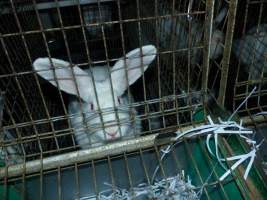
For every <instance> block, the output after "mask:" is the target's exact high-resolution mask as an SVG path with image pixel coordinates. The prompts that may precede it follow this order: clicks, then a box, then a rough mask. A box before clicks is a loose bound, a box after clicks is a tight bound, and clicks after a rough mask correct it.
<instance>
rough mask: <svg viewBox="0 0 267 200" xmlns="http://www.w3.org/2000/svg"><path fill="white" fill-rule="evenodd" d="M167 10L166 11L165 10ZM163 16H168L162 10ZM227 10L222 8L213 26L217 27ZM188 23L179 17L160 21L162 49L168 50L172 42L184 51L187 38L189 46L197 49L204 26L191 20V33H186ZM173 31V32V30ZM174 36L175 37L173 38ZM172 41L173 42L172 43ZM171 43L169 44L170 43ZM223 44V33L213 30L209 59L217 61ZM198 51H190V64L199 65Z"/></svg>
mask: <svg viewBox="0 0 267 200" xmlns="http://www.w3.org/2000/svg"><path fill="white" fill-rule="evenodd" d="M166 10H168V9H166ZM162 11H163V13H162V14H163V15H165V14H168V13H165V12H166V11H165V10H164V9H163V10H162ZM226 13H227V9H226V8H223V9H222V10H221V11H220V13H219V14H218V15H217V17H216V18H215V19H214V24H213V27H214V26H215V25H218V24H220V23H221V22H222V20H223V19H224V17H225V16H226ZM188 26H189V21H188V18H187V16H179V17H175V18H172V17H171V18H166V19H162V20H161V24H160V29H161V30H160V40H161V42H162V45H163V47H164V48H170V47H172V45H173V42H174V43H175V44H176V45H175V48H176V49H186V48H188V47H189V43H188V38H189V37H190V38H191V46H192V47H197V46H200V45H201V41H202V39H203V33H204V24H203V23H201V22H200V21H198V20H197V19H194V18H193V19H192V26H191V33H190V34H189V32H188ZM173 29H174V30H173ZM173 36H175V37H173ZM173 40H174V41H173ZM170 41H171V42H170ZM223 42H224V33H223V32H222V31H220V30H219V29H217V28H216V27H215V28H213V31H212V35H211V42H210V58H211V59H217V58H218V57H219V56H220V55H222V53H223V47H222V45H221V44H222V43H223ZM201 52H202V51H201V50H200V49H194V50H192V55H191V60H190V62H191V64H193V65H196V64H200V60H201V55H202V53H201ZM179 54H180V56H183V57H185V58H186V57H187V56H188V52H187V51H182V52H180V53H179Z"/></svg>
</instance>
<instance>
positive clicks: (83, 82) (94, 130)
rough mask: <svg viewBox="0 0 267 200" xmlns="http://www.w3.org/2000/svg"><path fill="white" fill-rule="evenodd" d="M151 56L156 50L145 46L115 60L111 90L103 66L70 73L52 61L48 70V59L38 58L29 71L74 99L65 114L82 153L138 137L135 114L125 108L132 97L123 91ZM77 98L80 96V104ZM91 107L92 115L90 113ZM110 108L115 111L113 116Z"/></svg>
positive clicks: (65, 66) (65, 65) (67, 67)
mask: <svg viewBox="0 0 267 200" xmlns="http://www.w3.org/2000/svg"><path fill="white" fill-rule="evenodd" d="M141 55H143V56H141ZM155 56H156V48H155V47H154V46H153V45H147V46H143V47H142V53H141V51H140V48H137V49H135V50H132V51H131V52H129V53H128V54H126V59H119V60H118V61H117V62H116V63H115V65H114V66H113V67H112V68H111V69H110V71H111V81H112V87H113V90H112V88H111V82H110V79H109V69H108V67H107V66H98V67H93V68H92V70H91V71H90V70H82V69H80V68H79V67H78V66H74V67H73V68H72V69H73V70H71V65H70V63H68V62H65V61H62V60H58V59H54V58H52V60H51V61H52V63H53V67H52V65H51V62H50V60H49V58H38V59H36V60H35V61H34V63H33V67H34V69H35V70H36V72H37V73H38V75H40V76H41V77H43V78H44V79H46V80H48V81H49V82H50V83H51V84H52V85H54V86H56V87H59V88H60V89H61V90H62V91H64V92H67V93H69V94H71V95H74V96H72V97H71V98H70V103H69V106H68V111H69V115H70V119H71V124H72V127H73V128H74V133H75V139H76V141H77V142H78V144H79V145H80V147H81V148H83V149H84V148H89V147H90V146H92V144H96V143H98V144H99V143H104V142H106V141H110V140H114V139H119V138H121V137H123V136H126V135H131V136H133V135H134V134H135V133H140V131H141V122H140V119H138V118H136V114H137V112H136V110H135V109H134V108H129V102H128V99H131V98H132V97H128V95H127V93H128V92H126V90H127V89H128V87H129V86H130V85H131V84H133V83H134V82H135V81H136V80H137V79H138V78H140V76H141V75H142V73H143V72H144V71H145V70H146V69H147V68H148V65H149V64H150V63H151V62H152V61H153V60H154V58H155ZM125 64H126V65H125ZM141 66H143V67H141ZM126 69H127V76H128V83H127V78H126ZM142 69H143V70H142ZM91 72H92V73H91ZM54 75H56V76H54ZM92 75H93V77H94V84H95V87H96V94H95V90H94V84H93V78H92ZM56 80H57V81H56ZM74 80H75V81H74ZM75 82H76V83H75ZM112 91H113V92H112ZM77 96H80V98H81V100H79V98H77ZM96 97H97V98H96ZM113 97H114V99H113ZM118 98H119V99H118ZM114 100H115V101H114ZM119 101H120V102H119ZM92 104H93V107H94V111H92V110H91V105H92ZM114 105H115V107H114ZM114 108H115V109H117V110H118V112H117V115H116V112H115V111H114ZM100 112H102V114H100ZM101 118H102V119H101ZM112 134H113V136H111V135H112Z"/></svg>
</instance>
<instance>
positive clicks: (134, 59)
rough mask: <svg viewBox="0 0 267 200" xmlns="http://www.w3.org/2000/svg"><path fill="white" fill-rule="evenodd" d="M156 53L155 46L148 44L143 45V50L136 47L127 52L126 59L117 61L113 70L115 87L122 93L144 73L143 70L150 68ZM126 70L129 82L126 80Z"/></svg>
mask: <svg viewBox="0 0 267 200" xmlns="http://www.w3.org/2000/svg"><path fill="white" fill-rule="evenodd" d="M156 53H157V49H156V48H155V46H153V45H147V46H143V47H142V51H141V48H137V49H134V50H132V51H130V52H129V53H127V54H126V56H125V60H124V58H123V59H120V60H119V61H117V62H116V63H115V65H114V66H113V68H112V71H111V78H112V84H113V87H114V89H115V90H116V91H117V92H118V93H120V95H122V94H123V93H124V91H125V90H126V89H127V87H128V86H129V85H131V84H133V83H134V82H135V81H136V80H137V79H138V78H139V77H140V76H141V75H142V72H144V71H145V70H146V69H147V68H148V65H149V64H150V63H151V62H152V61H153V60H154V59H155V57H156ZM125 64H126V66H125ZM142 68H143V71H142ZM126 70H127V74H128V84H127V82H126V74H125V71H126Z"/></svg>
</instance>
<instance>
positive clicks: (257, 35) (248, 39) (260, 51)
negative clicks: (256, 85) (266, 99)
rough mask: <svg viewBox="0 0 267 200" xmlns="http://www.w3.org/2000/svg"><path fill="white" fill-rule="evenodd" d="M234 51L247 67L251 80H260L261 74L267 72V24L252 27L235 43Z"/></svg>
mask: <svg viewBox="0 0 267 200" xmlns="http://www.w3.org/2000/svg"><path fill="white" fill-rule="evenodd" d="M257 30H258V31H257ZM232 50H233V53H234V54H235V56H236V57H237V58H238V59H240V62H241V63H242V64H244V65H245V71H246V72H247V73H249V74H250V79H252V80H258V79H260V77H261V72H262V71H264V72H265V73H266V72H267V67H266V66H267V65H266V59H267V58H266V53H267V24H261V25H259V27H257V26H254V27H252V28H251V29H250V30H249V31H248V32H247V33H246V35H244V36H243V37H242V38H241V39H238V40H235V41H234V43H233V49H232Z"/></svg>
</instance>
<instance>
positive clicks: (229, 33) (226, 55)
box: [218, 0, 238, 105]
mask: <svg viewBox="0 0 267 200" xmlns="http://www.w3.org/2000/svg"><path fill="white" fill-rule="evenodd" d="M237 2H238V0H231V1H230V2H229V14H228V22H227V30H226V36H225V45H224V52H223V59H222V72H221V80H220V89H219V97H218V103H219V104H220V105H224V102H225V93H226V86H227V78H228V70H229V63H230V56H231V48H232V42H233V35H234V27H235V17H236V10H237Z"/></svg>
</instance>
